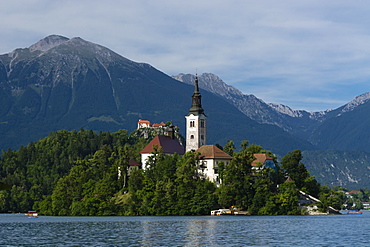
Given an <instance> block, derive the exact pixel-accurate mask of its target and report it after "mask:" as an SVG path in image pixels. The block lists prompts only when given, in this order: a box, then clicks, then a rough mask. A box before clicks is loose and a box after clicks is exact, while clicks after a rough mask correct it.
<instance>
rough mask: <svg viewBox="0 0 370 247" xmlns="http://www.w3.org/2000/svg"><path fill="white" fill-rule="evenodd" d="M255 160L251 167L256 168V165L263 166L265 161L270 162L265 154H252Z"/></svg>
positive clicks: (269, 158)
mask: <svg viewBox="0 0 370 247" xmlns="http://www.w3.org/2000/svg"><path fill="white" fill-rule="evenodd" d="M253 156H254V158H256V159H255V160H253V162H252V166H258V164H262V165H263V164H264V163H265V161H266V160H272V158H271V157H270V156H268V155H267V154H253Z"/></svg>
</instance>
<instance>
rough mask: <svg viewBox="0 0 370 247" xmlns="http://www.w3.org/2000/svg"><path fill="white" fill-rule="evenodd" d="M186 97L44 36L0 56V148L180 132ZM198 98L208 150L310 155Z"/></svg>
mask: <svg viewBox="0 0 370 247" xmlns="http://www.w3.org/2000/svg"><path fill="white" fill-rule="evenodd" d="M192 91H193V86H192V85H186V84H184V83H181V82H179V81H177V80H174V79H173V78H171V77H169V76H167V75H165V74H164V73H162V72H160V71H158V70H157V69H155V68H154V67H152V66H151V65H149V64H145V63H136V62H133V61H131V60H129V59H127V58H124V57H123V56H121V55H119V54H117V53H115V52H113V51H111V50H110V49H108V48H106V47H103V46H101V45H97V44H94V43H92V42H89V41H85V40H83V39H82V38H79V37H75V38H71V39H69V38H66V37H64V36H59V35H50V36H48V37H45V38H44V39H42V40H40V41H38V42H36V43H35V44H33V45H31V46H30V47H29V48H24V49H16V50H14V51H12V52H10V53H8V54H3V55H0V104H1V105H2V106H3V107H2V108H0V133H1V138H0V148H2V149H7V148H8V147H11V148H19V145H27V144H28V143H29V142H30V141H35V140H38V139H40V138H42V137H44V136H46V135H47V134H48V132H49V131H56V130H60V129H66V130H73V129H75V130H79V129H80V128H84V129H92V130H94V131H112V132H114V131H117V130H119V129H127V130H128V131H133V130H134V129H135V128H136V124H137V121H138V119H149V120H151V121H153V122H160V121H167V120H168V121H172V122H173V123H174V124H176V125H177V126H179V127H180V130H181V131H184V129H185V127H184V125H185V119H184V116H185V115H186V114H187V113H188V111H189V108H190V106H191V95H192ZM202 96H203V107H204V108H205V110H206V112H207V116H208V117H209V118H208V119H209V126H208V127H209V133H208V134H209V140H208V141H209V143H212V144H217V143H220V144H221V145H222V144H224V143H226V142H227V141H228V140H233V141H234V142H235V143H236V145H238V143H240V141H241V140H249V141H250V142H251V143H256V144H259V145H262V146H263V147H264V148H266V149H269V150H272V151H273V152H275V153H277V154H285V153H286V152H288V151H291V150H292V149H294V148H296V147H300V148H302V149H312V148H313V146H312V145H310V144H309V143H308V142H307V141H304V140H301V139H299V138H297V137H294V136H292V135H291V134H289V133H287V132H285V131H283V130H282V129H280V128H278V127H276V126H272V125H264V124H260V123H257V122H255V121H253V120H252V119H250V118H249V117H247V116H246V115H244V114H242V113H241V112H240V111H239V110H238V109H236V108H235V107H234V106H232V105H230V104H229V103H228V102H226V101H225V100H223V99H221V98H220V97H219V96H217V95H215V94H213V93H210V92H206V91H204V92H202ZM231 123H232V124H231ZM282 143H283V145H282Z"/></svg>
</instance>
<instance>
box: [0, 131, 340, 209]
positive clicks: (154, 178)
mask: <svg viewBox="0 0 370 247" xmlns="http://www.w3.org/2000/svg"><path fill="white" fill-rule="evenodd" d="M138 136H139V135H138V134H137V133H136V132H133V133H131V134H128V132H127V131H126V130H120V131H118V132H115V133H109V132H100V133H98V134H97V133H94V132H93V131H91V130H83V129H81V130H80V131H78V132H76V131H57V132H52V133H50V134H49V136H48V137H46V138H44V139H42V140H40V141H37V142H32V143H30V144H29V145H28V146H26V147H21V148H20V149H19V150H18V151H13V150H8V151H6V152H4V153H3V154H2V156H1V159H0V182H1V183H3V184H6V185H9V186H10V189H9V190H3V191H0V212H3V213H4V212H25V211H27V210H30V209H34V210H38V211H39V213H40V214H42V215H204V214H209V211H210V210H213V209H217V208H219V207H227V208H228V207H230V206H235V207H236V208H238V209H240V210H247V211H248V212H249V213H250V214H255V215H265V214H268V215H274V214H301V213H302V212H301V209H300V208H299V207H298V190H303V191H305V192H307V193H310V194H312V195H314V196H317V197H319V196H320V198H321V199H322V201H323V203H322V204H321V205H319V206H321V207H322V208H323V209H325V207H326V206H327V205H333V206H335V207H337V208H339V207H340V205H341V196H340V195H339V194H336V193H334V192H331V193H329V194H330V195H335V196H334V197H333V196H331V197H327V196H325V195H329V194H328V188H326V187H325V188H324V187H320V185H319V184H318V183H317V182H316V180H315V179H314V177H312V176H310V175H309V173H308V171H307V170H306V168H305V166H304V164H302V163H301V159H302V155H301V153H300V151H299V150H294V151H293V152H291V153H288V154H287V155H286V156H284V158H283V159H282V162H281V164H282V166H281V167H280V166H279V165H278V164H277V162H276V157H275V156H274V155H273V154H272V153H271V152H270V151H264V150H263V149H262V147H260V146H258V145H253V144H252V145H249V144H248V142H247V141H243V142H242V143H241V146H240V150H239V151H237V152H236V151H234V150H235V147H234V144H233V142H231V141H230V142H228V144H227V146H225V151H227V152H228V153H229V154H231V155H232V156H233V160H232V162H231V163H230V164H229V165H227V166H225V165H223V164H222V163H221V164H219V173H220V178H221V180H222V184H221V186H220V187H216V186H215V184H214V183H212V182H210V181H208V180H206V179H204V178H203V176H202V175H201V174H199V173H198V172H197V164H198V163H197V159H198V155H197V154H195V153H194V152H188V153H186V154H185V155H184V156H183V157H180V156H178V155H173V156H168V155H164V154H163V153H162V152H161V149H157V150H156V151H155V152H154V153H153V156H152V158H151V159H150V160H149V162H148V163H147V169H145V170H142V169H134V170H133V171H132V172H131V174H130V175H129V176H128V166H129V160H130V159H134V160H136V161H139V151H140V150H141V149H142V148H143V147H144V146H145V145H146V144H147V143H148V141H149V140H145V139H143V138H142V137H138ZM221 148H222V147H221ZM261 152H266V153H268V154H269V155H270V156H271V157H273V158H274V160H275V164H276V166H277V170H273V169H270V168H265V169H263V170H262V171H261V172H255V171H254V172H253V171H252V168H251V162H252V161H253V159H254V156H253V154H254V153H261ZM287 176H289V177H290V178H291V179H292V180H293V181H286V177H287ZM277 185H279V186H277Z"/></svg>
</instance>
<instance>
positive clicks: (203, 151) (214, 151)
mask: <svg viewBox="0 0 370 247" xmlns="http://www.w3.org/2000/svg"><path fill="white" fill-rule="evenodd" d="M196 152H199V153H200V157H201V159H228V160H231V159H232V158H233V157H231V156H230V155H228V154H227V153H225V152H224V151H222V150H221V149H219V148H218V147H216V146H215V145H203V146H201V147H200V148H198V149H197V151H196Z"/></svg>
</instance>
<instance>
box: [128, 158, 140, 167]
mask: <svg viewBox="0 0 370 247" xmlns="http://www.w3.org/2000/svg"><path fill="white" fill-rule="evenodd" d="M128 165H129V166H141V165H140V164H139V163H137V162H136V161H135V160H133V159H130V160H129V162H128Z"/></svg>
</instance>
